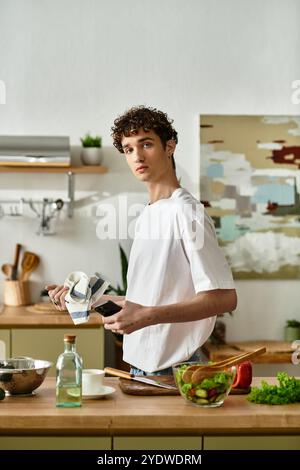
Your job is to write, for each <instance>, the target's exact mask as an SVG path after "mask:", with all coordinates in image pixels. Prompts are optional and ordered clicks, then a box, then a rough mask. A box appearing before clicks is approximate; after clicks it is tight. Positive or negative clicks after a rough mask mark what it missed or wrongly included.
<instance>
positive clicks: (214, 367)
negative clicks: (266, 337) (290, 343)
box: [192, 348, 266, 384]
mask: <svg viewBox="0 0 300 470" xmlns="http://www.w3.org/2000/svg"><path fill="white" fill-rule="evenodd" d="M265 352H266V348H259V349H256V350H255V351H252V352H249V353H245V354H239V355H238V356H233V357H230V358H228V359H224V361H219V362H215V363H214V364H211V365H207V366H198V369H197V370H195V371H194V372H193V374H192V383H194V384H198V383H200V382H201V381H202V378H203V374H204V375H206V374H210V373H216V372H219V371H220V370H223V369H224V368H227V367H231V366H234V365H237V364H240V363H241V362H244V361H247V360H249V359H253V358H254V357H257V356H259V355H261V354H264V353H265Z"/></svg>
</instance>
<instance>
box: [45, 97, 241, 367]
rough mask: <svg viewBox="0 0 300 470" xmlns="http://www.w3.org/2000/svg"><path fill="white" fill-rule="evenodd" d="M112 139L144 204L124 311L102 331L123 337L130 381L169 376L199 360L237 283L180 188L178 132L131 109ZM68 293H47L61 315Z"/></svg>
mask: <svg viewBox="0 0 300 470" xmlns="http://www.w3.org/2000/svg"><path fill="white" fill-rule="evenodd" d="M112 137H113V142H114V146H115V147H116V148H117V149H118V150H119V151H120V152H121V153H123V154H124V155H125V157H126V160H127V163H128V165H129V167H130V169H131V171H132V173H133V174H134V176H135V177H136V178H138V179H139V180H140V181H142V182H144V183H145V185H146V187H147V190H148V193H149V203H148V205H147V206H146V207H145V208H144V210H143V212H142V213H141V215H140V216H139V218H138V220H137V222H136V229H135V239H134V241H133V245H132V248H131V253H130V259H129V267H128V273H127V283H128V288H127V293H126V298H125V299H122V298H118V300H121V302H120V305H122V307H123V308H122V310H121V311H120V312H118V313H116V314H114V315H112V316H110V317H107V318H103V323H104V327H105V328H106V329H108V330H112V331H113V332H118V333H121V334H124V342H123V350H124V356H123V359H124V361H125V362H128V363H129V364H131V367H132V371H133V372H134V373H136V374H147V373H150V374H153V373H157V374H162V373H170V370H171V369H170V367H171V366H172V364H174V363H176V362H181V361H185V360H189V359H191V358H196V357H197V355H195V353H197V351H199V347H200V346H201V345H202V344H203V343H204V342H205V341H206V340H207V339H208V337H209V336H210V334H211V332H212V330H213V327H214V324H215V319H216V315H218V314H222V313H225V312H228V311H231V310H234V309H235V308H236V303H237V297H236V292H235V288H234V283H233V280H232V275H231V272H230V269H229V267H228V264H227V262H226V260H225V257H224V255H223V254H222V252H221V250H220V248H219V247H218V243H217V239H216V235H215V231H214V226H213V222H212V220H211V219H210V217H209V216H208V215H207V214H206V213H205V211H204V208H203V206H202V204H201V203H200V202H199V201H197V200H196V199H195V198H194V197H193V196H192V195H191V194H190V193H189V192H188V191H186V190H185V189H184V188H181V187H180V184H179V182H178V180H177V177H176V173H175V162H174V152H175V148H176V144H177V132H176V131H175V129H174V128H173V127H172V121H170V120H169V119H168V117H167V115H166V114H165V113H163V112H161V111H158V110H157V109H153V108H146V107H143V106H141V107H136V108H132V109H130V110H129V111H127V112H126V113H125V114H124V115H122V116H120V117H119V118H117V119H116V120H115V122H114V126H113V128H112ZM65 293H66V290H64V289H62V288H61V286H58V287H56V288H55V289H54V290H50V292H49V295H50V297H51V298H52V299H53V300H54V301H55V302H57V303H58V308H62V307H64V296H65ZM104 297H107V299H108V298H112V299H116V297H111V296H104ZM101 300H102V301H103V297H102V299H101Z"/></svg>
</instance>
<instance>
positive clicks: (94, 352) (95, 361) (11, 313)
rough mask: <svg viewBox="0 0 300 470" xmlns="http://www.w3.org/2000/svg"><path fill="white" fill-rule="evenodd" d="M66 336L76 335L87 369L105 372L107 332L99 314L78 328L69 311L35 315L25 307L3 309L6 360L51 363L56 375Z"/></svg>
mask: <svg viewBox="0 0 300 470" xmlns="http://www.w3.org/2000/svg"><path fill="white" fill-rule="evenodd" d="M65 333H73V334H75V335H76V336H77V349H78V352H79V354H80V355H81V356H82V359H83V364H84V368H86V369H94V368H96V369H103V367H104V329H103V325H102V322H101V317H100V315H98V314H97V313H91V315H90V318H89V321H88V323H84V324H81V325H78V326H75V325H74V324H73V322H72V320H71V318H70V316H69V314H68V313H66V312H54V313H51V314H46V313H32V312H30V311H28V310H27V309H26V307H4V309H3V310H2V311H1V313H0V340H2V341H4V342H5V345H6V353H5V354H6V357H9V356H10V357H12V356H13V357H16V356H31V357H33V358H34V359H45V360H49V361H51V362H53V366H52V368H51V369H50V371H49V373H48V374H49V376H53V375H55V364H56V361H57V357H58V356H59V354H60V353H62V352H63V350H64V344H63V336H64V334H65Z"/></svg>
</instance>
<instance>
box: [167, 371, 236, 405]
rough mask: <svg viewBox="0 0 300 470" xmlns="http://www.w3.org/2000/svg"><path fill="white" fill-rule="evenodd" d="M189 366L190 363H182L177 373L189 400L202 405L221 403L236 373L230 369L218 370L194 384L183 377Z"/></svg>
mask: <svg viewBox="0 0 300 470" xmlns="http://www.w3.org/2000/svg"><path fill="white" fill-rule="evenodd" d="M187 367H189V365H188V364H183V365H181V366H180V367H179V368H178V369H177V370H176V374H175V378H176V383H177V386H178V388H179V391H180V393H181V395H182V396H183V397H184V398H186V399H187V400H189V401H191V402H193V403H197V404H200V405H208V406H209V405H210V404H211V406H218V405H221V404H222V403H223V401H224V398H225V397H226V395H227V394H228V393H229V391H230V387H231V385H232V382H233V380H234V373H232V372H230V371H222V372H217V373H215V374H214V375H213V376H208V377H207V378H204V379H203V380H202V381H201V382H200V383H199V384H193V383H192V382H187V383H186V382H184V380H183V379H182V375H183V373H184V371H185V370H186V369H187Z"/></svg>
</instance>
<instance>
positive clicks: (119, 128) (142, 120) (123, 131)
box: [111, 106, 178, 168]
mask: <svg viewBox="0 0 300 470" xmlns="http://www.w3.org/2000/svg"><path fill="white" fill-rule="evenodd" d="M172 123H173V120H171V119H169V118H168V116H167V114H166V113H163V112H162V111H159V110H158V109H156V108H146V107H145V106H135V107H133V108H130V109H129V110H128V111H126V112H125V113H124V114H123V115H122V116H118V117H117V119H115V121H114V126H113V127H112V128H111V131H112V132H111V136H112V138H113V144H114V146H115V147H116V148H117V149H118V150H119V152H121V153H124V150H123V148H122V138H123V137H124V136H126V137H129V136H130V135H132V134H135V133H136V132H137V131H138V129H141V128H142V129H144V131H145V132H147V131H150V130H153V131H154V132H155V133H156V134H157V135H158V137H159V138H160V140H161V143H162V145H163V147H164V149H165V148H166V143H167V141H168V140H171V139H172V140H174V141H175V142H176V144H177V142H178V138H177V132H176V130H175V129H174V128H173V126H172ZM172 163H173V167H174V168H175V162H174V157H173V155H172Z"/></svg>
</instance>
